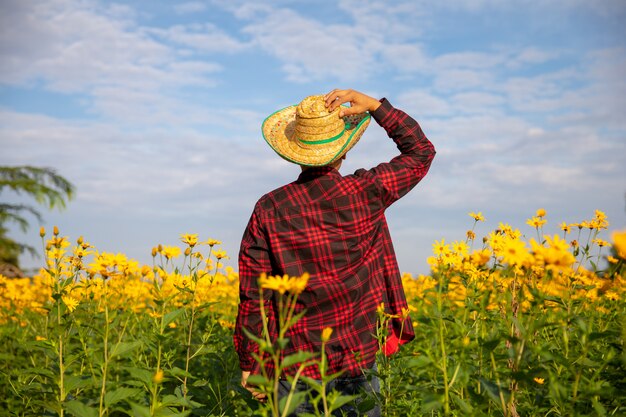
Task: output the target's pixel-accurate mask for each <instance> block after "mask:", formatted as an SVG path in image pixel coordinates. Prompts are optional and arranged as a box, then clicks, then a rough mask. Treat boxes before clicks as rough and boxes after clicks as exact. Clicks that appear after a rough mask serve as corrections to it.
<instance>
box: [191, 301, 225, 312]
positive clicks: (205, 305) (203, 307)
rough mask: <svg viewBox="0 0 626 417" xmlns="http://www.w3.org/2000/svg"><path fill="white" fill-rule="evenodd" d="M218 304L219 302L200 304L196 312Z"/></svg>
mask: <svg viewBox="0 0 626 417" xmlns="http://www.w3.org/2000/svg"><path fill="white" fill-rule="evenodd" d="M219 303H220V302H219V301H212V302H210V303H204V304H200V305H199V306H198V307H196V310H197V311H201V310H204V309H205V308H207V307H211V306H212V305H215V304H219Z"/></svg>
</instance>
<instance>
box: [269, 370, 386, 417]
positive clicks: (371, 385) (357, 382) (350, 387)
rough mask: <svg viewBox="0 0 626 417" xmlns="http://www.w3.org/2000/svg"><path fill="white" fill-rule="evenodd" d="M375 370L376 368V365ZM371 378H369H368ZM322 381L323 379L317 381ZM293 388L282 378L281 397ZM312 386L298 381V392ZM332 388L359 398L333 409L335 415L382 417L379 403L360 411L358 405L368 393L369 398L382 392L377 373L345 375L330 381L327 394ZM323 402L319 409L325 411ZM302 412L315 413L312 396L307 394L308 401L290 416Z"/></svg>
mask: <svg viewBox="0 0 626 417" xmlns="http://www.w3.org/2000/svg"><path fill="white" fill-rule="evenodd" d="M373 370H374V371H375V370H376V365H374V368H373ZM368 379H369V380H368ZM317 382H318V383H321V381H317ZM290 390H291V384H290V383H289V382H288V381H287V380H284V379H281V380H280V384H279V387H278V395H279V397H280V398H283V397H286V396H287V395H289V391H290ZM309 390H310V387H309V386H308V385H307V384H306V383H305V382H303V381H298V382H296V389H295V391H296V392H302V391H309ZM332 390H335V391H339V392H340V393H341V394H343V395H356V396H357V398H356V399H355V400H354V401H352V402H349V403H348V404H345V405H343V406H342V407H341V408H339V409H338V410H335V411H333V413H332V414H333V416H337V417H342V416H344V417H357V416H368V417H380V406H379V405H378V403H377V402H376V403H375V406H374V408H373V409H371V410H368V411H366V412H364V414H363V413H362V412H359V409H358V406H359V404H360V403H361V402H362V401H363V396H364V395H367V396H368V397H369V398H372V399H376V400H377V397H378V394H379V393H380V381H379V379H378V377H377V376H375V375H369V376H366V375H360V376H356V377H344V378H341V377H339V378H337V379H334V380H332V381H330V382H329V383H328V385H327V386H326V394H328V393H330V392H331V391H332ZM321 407H322V404H321V401H320V402H319V404H318V408H320V410H319V411H323V410H322V409H321ZM302 413H309V414H315V409H314V405H313V403H311V401H310V398H309V397H308V396H307V397H306V401H305V402H303V403H302V404H300V405H298V407H297V408H296V409H295V411H294V412H293V413H291V414H289V417H296V416H299V415H301V414H302Z"/></svg>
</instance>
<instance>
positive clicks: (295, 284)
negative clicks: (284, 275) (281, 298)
mask: <svg viewBox="0 0 626 417" xmlns="http://www.w3.org/2000/svg"><path fill="white" fill-rule="evenodd" d="M308 282H309V274H308V273H306V272H305V273H304V274H302V276H300V277H299V278H295V277H294V278H290V279H289V291H290V292H291V293H293V294H301V293H302V291H304V289H305V288H306V285H307V284H308Z"/></svg>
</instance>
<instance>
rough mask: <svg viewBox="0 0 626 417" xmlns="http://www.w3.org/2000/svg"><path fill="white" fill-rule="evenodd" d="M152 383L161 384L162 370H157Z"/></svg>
mask: <svg viewBox="0 0 626 417" xmlns="http://www.w3.org/2000/svg"><path fill="white" fill-rule="evenodd" d="M152 381H154V383H155V384H160V383H161V382H163V370H162V369H157V371H156V373H155V374H154V376H153V377H152Z"/></svg>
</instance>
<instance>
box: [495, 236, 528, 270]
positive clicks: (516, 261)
mask: <svg viewBox="0 0 626 417" xmlns="http://www.w3.org/2000/svg"><path fill="white" fill-rule="evenodd" d="M500 253H501V255H502V260H503V262H504V263H507V264H509V265H523V264H524V263H525V262H526V261H528V259H529V257H530V255H529V254H528V251H527V250H526V244H525V243H524V241H522V240H518V239H506V240H504V244H503V247H502V251H501V252H500Z"/></svg>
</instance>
